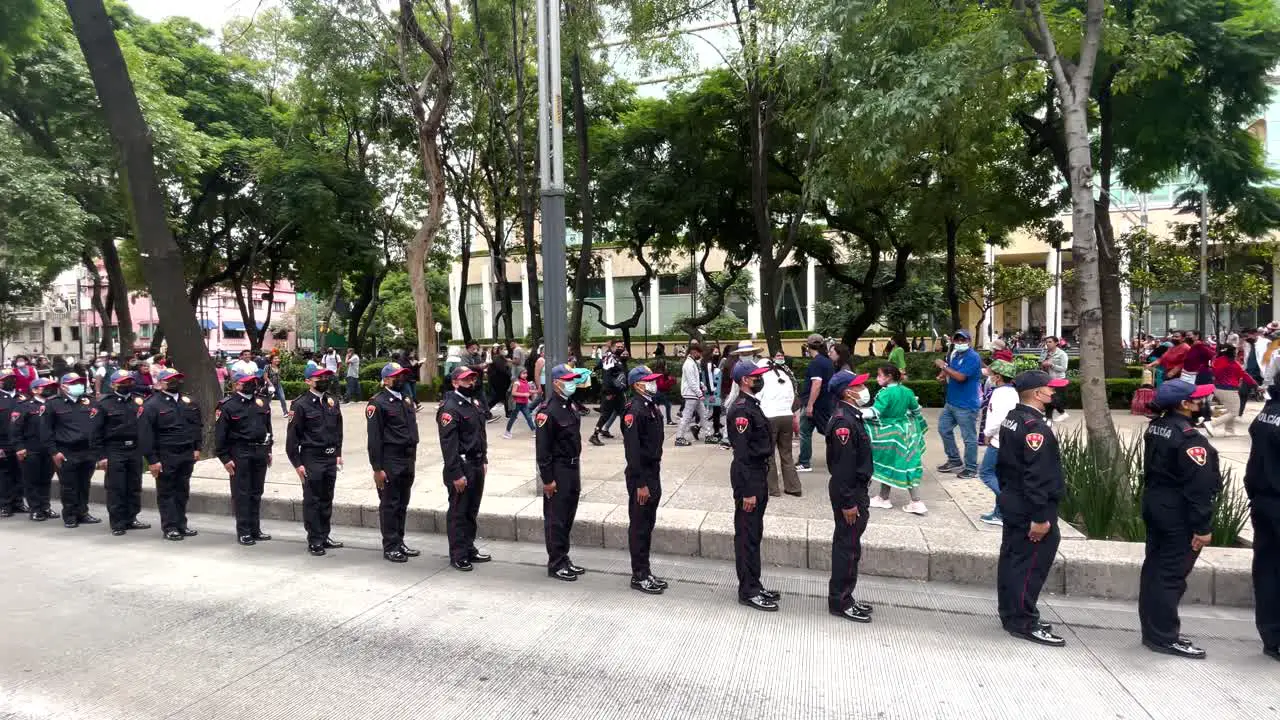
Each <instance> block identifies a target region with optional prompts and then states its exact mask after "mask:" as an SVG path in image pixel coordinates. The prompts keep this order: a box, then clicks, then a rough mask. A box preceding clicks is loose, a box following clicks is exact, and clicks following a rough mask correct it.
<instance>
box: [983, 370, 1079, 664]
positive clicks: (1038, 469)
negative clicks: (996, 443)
mask: <svg viewBox="0 0 1280 720" xmlns="http://www.w3.org/2000/svg"><path fill="white" fill-rule="evenodd" d="M1066 384H1067V381H1066V379H1065V378H1057V379H1054V378H1051V377H1050V376H1049V373H1047V372H1044V371H1043V370H1029V371H1026V372H1022V373H1019V374H1018V375H1017V376H1016V377H1014V379H1013V388H1014V390H1017V391H1018V397H1019V403H1018V405H1016V406H1015V407H1014V408H1013V409H1012V410H1010V411H1009V414H1008V415H1007V416H1006V417H1005V419H1004V422H1003V423H1001V425H1000V453H999V455H997V456H996V474H997V475H999V476H1000V495H999V497H998V498H997V502H998V504H999V505H1000V514H1001V516H1002V517H1003V518H1004V536H1003V538H1002V539H1001V542H1000V560H999V565H998V567H997V574H996V596H997V599H998V603H999V609H1000V622H1001V623H1002V624H1003V625H1004V629H1005V630H1007V631H1008V632H1009V634H1011V635H1013V636H1014V637H1018V638H1022V639H1024V640H1029V641H1031V642H1035V643H1039V644H1041V645H1048V646H1051V647H1061V646H1062V645H1064V644H1065V641H1064V640H1063V639H1062V638H1061V637H1059V636H1057V635H1054V634H1053V628H1052V627H1051V626H1049V625H1048V624H1047V623H1043V622H1041V621H1040V611H1039V610H1038V609H1037V608H1036V603H1037V601H1038V600H1039V599H1040V590H1041V589H1043V588H1044V582H1045V580H1046V579H1047V578H1048V577H1049V570H1050V568H1051V567H1052V566H1053V561H1054V558H1056V557H1057V554H1058V543H1059V542H1061V540H1062V535H1061V533H1060V532H1059V530H1058V502H1059V501H1060V500H1061V499H1062V496H1063V494H1064V493H1065V492H1066V484H1065V483H1064V481H1063V477H1062V459H1061V456H1060V454H1059V452H1058V438H1057V437H1056V436H1055V435H1054V434H1053V428H1052V427H1051V426H1050V425H1049V423H1048V421H1047V419H1046V418H1045V408H1048V407H1050V406H1052V404H1053V402H1054V400H1053V395H1054V390H1055V389H1057V388H1061V387H1065V386H1066Z"/></svg>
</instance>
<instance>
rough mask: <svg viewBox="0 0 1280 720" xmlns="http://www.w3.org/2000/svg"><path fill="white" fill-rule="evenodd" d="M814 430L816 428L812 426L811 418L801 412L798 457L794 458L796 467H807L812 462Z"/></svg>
mask: <svg viewBox="0 0 1280 720" xmlns="http://www.w3.org/2000/svg"><path fill="white" fill-rule="evenodd" d="M815 428H817V425H814V424H813V418H811V417H809V416H808V415H807V414H806V413H805V412H803V411H801V413H800V456H799V457H797V458H796V464H797V465H808V464H810V462H811V461H812V460H813V431H814V429H815Z"/></svg>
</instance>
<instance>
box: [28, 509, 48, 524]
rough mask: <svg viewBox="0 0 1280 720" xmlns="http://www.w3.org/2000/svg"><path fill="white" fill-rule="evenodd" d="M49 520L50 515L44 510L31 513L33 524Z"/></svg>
mask: <svg viewBox="0 0 1280 720" xmlns="http://www.w3.org/2000/svg"><path fill="white" fill-rule="evenodd" d="M48 519H49V513H47V512H45V511H43V510H37V511H35V512H33V513H31V522H44V521H45V520H48Z"/></svg>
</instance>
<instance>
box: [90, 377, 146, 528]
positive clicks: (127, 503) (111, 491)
mask: <svg viewBox="0 0 1280 720" xmlns="http://www.w3.org/2000/svg"><path fill="white" fill-rule="evenodd" d="M108 382H109V384H110V389H111V392H108V393H106V394H104V395H103V396H102V398H100V399H99V400H98V407H99V408H100V409H101V413H102V422H101V423H99V426H98V428H99V431H100V432H101V433H102V437H101V438H100V439H99V442H98V450H99V452H100V453H101V461H102V462H104V463H106V486H107V519H108V520H110V521H111V534H112V535H117V536H119V535H124V534H125V532H126V531H129V530H146V529H147V528H149V527H151V525H150V524H148V523H144V522H141V521H139V520H138V513H139V512H141V511H142V453H141V451H140V450H139V446H138V415H139V412H138V411H139V410H140V409H141V408H142V396H141V395H139V394H137V393H135V392H134V391H133V386H134V379H133V373H131V372H129V371H128V370H117V371H115V372H113V373H112V374H111V377H110V378H108Z"/></svg>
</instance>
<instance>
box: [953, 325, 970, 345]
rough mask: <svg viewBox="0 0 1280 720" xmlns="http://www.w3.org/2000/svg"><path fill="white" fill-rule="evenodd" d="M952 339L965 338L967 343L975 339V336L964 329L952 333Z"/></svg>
mask: <svg viewBox="0 0 1280 720" xmlns="http://www.w3.org/2000/svg"><path fill="white" fill-rule="evenodd" d="M951 337H953V338H964V339H965V341H966V342H968V341H969V340H972V339H973V336H972V335H970V334H969V331H968V330H965V329H964V328H960V329H959V330H956V331H955V332H953V333H951Z"/></svg>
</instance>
